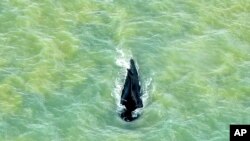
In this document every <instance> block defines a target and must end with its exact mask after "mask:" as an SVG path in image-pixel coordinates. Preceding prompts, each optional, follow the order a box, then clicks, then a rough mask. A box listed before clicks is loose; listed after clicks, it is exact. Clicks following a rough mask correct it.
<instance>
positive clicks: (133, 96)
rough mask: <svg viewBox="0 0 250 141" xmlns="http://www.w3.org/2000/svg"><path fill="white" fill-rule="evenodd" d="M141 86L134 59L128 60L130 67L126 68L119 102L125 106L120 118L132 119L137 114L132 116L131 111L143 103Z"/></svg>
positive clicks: (140, 106)
mask: <svg viewBox="0 0 250 141" xmlns="http://www.w3.org/2000/svg"><path fill="white" fill-rule="evenodd" d="M141 95H142V93H141V86H140V83H139V77H138V72H137V70H136V67H135V63H134V60H133V59H131V60H130V68H129V69H128V70H127V77H126V80H125V84H124V86H123V90H122V95H121V101H120V103H121V104H122V105H124V106H125V109H123V111H122V113H121V115H120V116H121V118H122V119H123V120H125V121H132V120H134V119H136V118H138V116H139V115H137V116H133V114H132V112H133V111H134V110H135V109H137V108H142V107H143V103H142V100H141V98H140V96H141Z"/></svg>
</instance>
